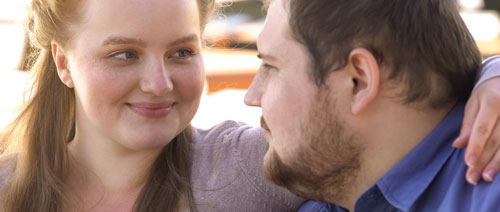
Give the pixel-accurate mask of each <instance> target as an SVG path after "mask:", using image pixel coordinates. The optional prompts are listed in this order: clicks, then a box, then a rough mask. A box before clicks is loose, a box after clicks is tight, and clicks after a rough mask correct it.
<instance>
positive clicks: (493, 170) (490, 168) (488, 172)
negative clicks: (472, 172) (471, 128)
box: [482, 121, 500, 182]
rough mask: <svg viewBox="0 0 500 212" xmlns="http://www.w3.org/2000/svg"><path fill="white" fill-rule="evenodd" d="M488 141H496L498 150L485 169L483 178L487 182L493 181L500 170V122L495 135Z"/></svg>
mask: <svg viewBox="0 0 500 212" xmlns="http://www.w3.org/2000/svg"><path fill="white" fill-rule="evenodd" d="M488 143H494V144H495V146H496V148H495V149H496V152H495V154H494V156H493V158H492V159H491V160H490V161H489V162H488V165H487V166H486V168H485V169H484V171H483V174H482V176H483V179H484V180H485V181H487V182H492V181H493V179H495V177H496V175H497V173H498V170H500V150H499V146H500V122H499V121H497V124H496V127H495V130H494V132H493V135H492V136H491V137H490V139H489V140H488Z"/></svg>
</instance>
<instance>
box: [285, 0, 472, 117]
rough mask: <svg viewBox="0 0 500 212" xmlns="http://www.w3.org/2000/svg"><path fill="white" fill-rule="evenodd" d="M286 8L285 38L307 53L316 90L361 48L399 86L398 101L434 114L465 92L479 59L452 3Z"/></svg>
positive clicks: (327, 3)
mask: <svg viewBox="0 0 500 212" xmlns="http://www.w3.org/2000/svg"><path fill="white" fill-rule="evenodd" d="M288 6H289V11H290V27H291V29H292V34H293V36H294V38H295V39H296V40H297V41H299V42H300V43H302V44H303V45H304V46H305V47H306V48H307V49H308V51H309V53H310V56H311V61H312V63H311V64H312V68H313V71H312V72H311V76H312V79H313V80H314V81H315V83H316V84H317V85H318V86H320V85H322V84H323V83H324V79H325V78H326V76H327V75H328V74H329V73H330V72H332V71H335V70H338V69H340V68H343V67H344V66H345V65H346V64H347V62H348V57H349V53H350V52H351V50H352V49H354V48H358V47H362V48H366V49H368V50H369V51H371V53H372V54H373V55H374V56H375V58H376V59H377V61H378V63H379V65H381V66H383V67H384V68H386V69H387V70H389V71H388V73H387V74H388V76H389V78H390V79H397V80H399V81H401V82H402V83H403V84H404V85H405V86H404V92H403V93H402V97H403V102H404V103H407V104H409V103H414V102H422V103H424V105H425V106H430V107H432V108H438V107H440V106H442V105H444V104H447V103H451V102H454V101H457V100H460V99H467V98H468V96H469V95H470V92H471V91H472V88H473V86H474V82H475V79H476V74H477V71H478V69H479V67H480V65H481V57H480V54H479V50H478V49H477V46H476V45H475V42H474V39H473V38H472V36H471V34H470V33H469V31H468V30H467V27H466V26H465V24H464V22H463V21H462V19H461V17H460V15H459V12H458V9H457V6H456V4H455V2H454V1H452V0H375V1H374V0H313V1H311V0H289V5H288Z"/></svg>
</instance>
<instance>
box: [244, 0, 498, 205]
mask: <svg viewBox="0 0 500 212" xmlns="http://www.w3.org/2000/svg"><path fill="white" fill-rule="evenodd" d="M453 2H454V1H452V0H420V1H414V0H400V1H392V0H378V1H371V0H338V1H331V0H315V1H309V0H275V1H273V2H272V3H271V5H270V7H269V12H268V17H267V20H266V24H265V26H264V28H263V31H262V32H261V34H260V36H259V39H258V41H257V45H258V49H259V57H260V58H261V59H262V66H261V68H260V69H259V72H258V73H257V75H256V77H255V79H254V82H253V84H252V85H251V87H250V90H249V91H248V93H247V96H246V97H245V102H246V103H247V104H248V105H253V106H260V107H262V113H263V119H262V125H263V128H264V129H266V135H265V136H266V140H268V142H269V150H268V152H267V154H266V156H265V158H264V164H263V170H264V174H265V175H266V177H267V178H269V179H270V180H272V181H273V182H275V183H276V184H278V185H281V186H284V187H286V188H288V189H289V190H291V191H292V192H294V193H296V194H298V195H300V196H302V197H306V198H310V199H313V200H319V201H323V202H327V203H331V204H334V205H328V206H326V208H328V209H330V210H332V211H344V210H350V211H494V210H497V209H498V208H500V201H498V200H499V199H500V182H499V181H498V180H496V181H493V183H492V184H486V183H484V182H479V183H477V179H476V178H478V176H475V177H474V179H471V178H470V179H469V180H470V181H471V182H472V183H474V184H476V183H477V186H473V185H470V184H468V183H467V182H466V180H465V179H464V178H463V176H464V175H465V172H466V170H467V166H466V164H465V163H464V162H463V157H464V150H459V149H454V148H452V147H451V145H452V143H453V141H454V140H455V138H456V137H457V136H458V135H459V132H460V125H461V122H462V119H463V111H464V101H465V100H466V99H467V98H468V97H469V95H470V92H471V90H472V88H473V86H474V82H475V79H476V75H477V70H478V69H479V67H480V65H481V63H480V62H481V61H480V59H481V58H480V55H479V51H478V49H477V47H476V46H475V43H474V40H473V38H472V36H471V35H470V33H469V32H468V31H467V28H466V27H465V25H464V23H463V22H462V21H461V18H460V16H459V14H458V11H457V10H456V6H455V5H454V3H453ZM461 173H463V175H462V174H461ZM492 180H493V179H492ZM311 205H314V203H308V204H306V205H305V206H304V207H309V206H311ZM305 210H306V209H305V208H304V211H305Z"/></svg>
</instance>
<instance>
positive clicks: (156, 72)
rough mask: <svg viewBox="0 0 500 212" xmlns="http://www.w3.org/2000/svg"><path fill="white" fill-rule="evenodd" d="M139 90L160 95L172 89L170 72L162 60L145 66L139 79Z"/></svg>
mask: <svg viewBox="0 0 500 212" xmlns="http://www.w3.org/2000/svg"><path fill="white" fill-rule="evenodd" d="M140 86H141V90H142V91H143V92H146V93H151V94H154V95H155V96H162V95H165V94H166V93H168V92H170V91H172V90H173V89H174V83H173V82H172V78H171V74H170V73H169V72H168V67H166V66H165V64H164V63H163V61H161V62H160V61H157V62H154V63H152V64H151V65H149V66H147V68H146V70H145V71H144V74H143V77H142V80H141V84H140Z"/></svg>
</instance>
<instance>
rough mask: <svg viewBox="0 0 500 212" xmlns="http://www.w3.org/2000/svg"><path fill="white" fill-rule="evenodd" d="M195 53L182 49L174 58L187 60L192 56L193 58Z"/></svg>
mask: <svg viewBox="0 0 500 212" xmlns="http://www.w3.org/2000/svg"><path fill="white" fill-rule="evenodd" d="M193 54H194V53H193V51H191V50H189V49H181V50H179V51H177V52H175V53H174V54H173V55H172V56H174V57H178V58H181V59H187V58H189V57H191V56H193Z"/></svg>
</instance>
